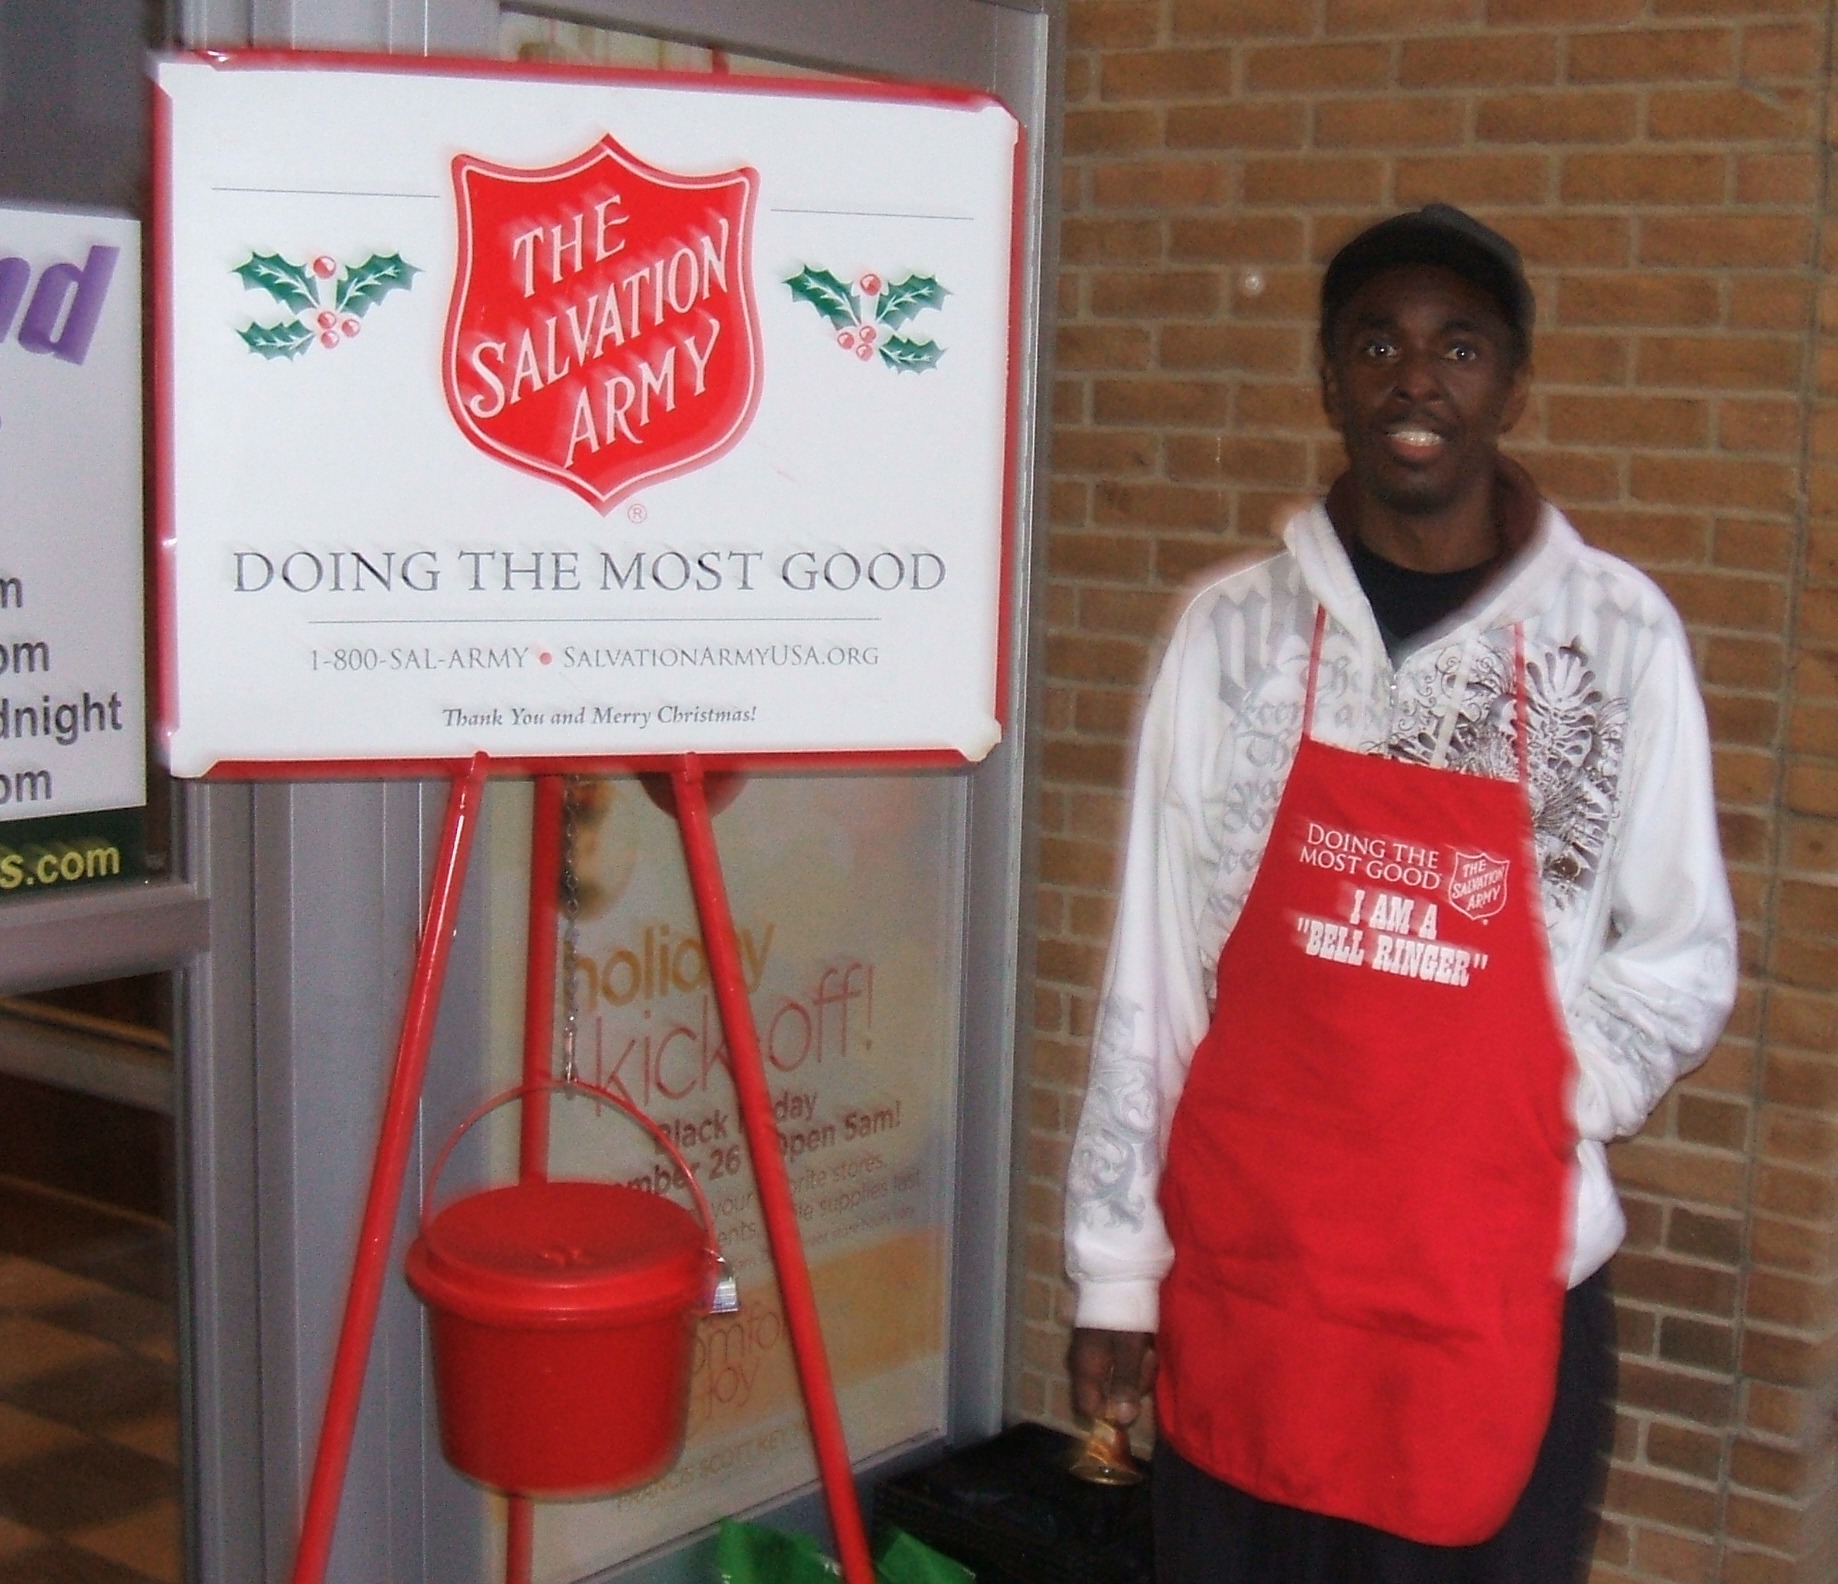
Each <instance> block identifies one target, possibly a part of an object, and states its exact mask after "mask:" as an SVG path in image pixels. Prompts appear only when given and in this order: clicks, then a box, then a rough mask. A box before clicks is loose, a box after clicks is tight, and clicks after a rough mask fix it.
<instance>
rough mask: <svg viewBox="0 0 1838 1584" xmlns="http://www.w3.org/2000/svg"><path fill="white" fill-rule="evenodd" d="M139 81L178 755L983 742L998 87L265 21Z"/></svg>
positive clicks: (187, 758)
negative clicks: (403, 54) (628, 59)
mask: <svg viewBox="0 0 1838 1584" xmlns="http://www.w3.org/2000/svg"><path fill="white" fill-rule="evenodd" d="M158 89H159V94H160V102H161V112H162V113H161V123H162V126H163V128H164V130H163V133H162V137H161V147H160V151H159V154H160V159H161V162H162V166H163V171H164V186H165V197H164V199H163V202H162V220H163V224H164V229H165V241H164V248H163V256H162V258H161V260H160V264H159V268H158V271H157V279H158V287H157V291H158V298H159V302H160V313H161V316H162V337H163V356H164V359H165V364H164V372H165V381H166V399H167V400H168V401H169V403H170V408H169V424H170V428H169V432H168V434H167V436H166V437H165V442H164V445H163V448H162V449H163V452H164V465H165V467H166V470H167V479H168V498H167V500H166V502H165V510H166V511H167V512H168V513H169V514H170V515H169V519H168V521H167V522H166V523H165V525H164V528H163V552H164V553H163V557H162V560H163V574H164V576H165V578H166V579H167V589H166V607H167V618H168V620H169V621H170V623H171V626H170V631H169V633H168V634H167V646H166V652H167V660H168V668H169V669H168V676H167V679H166V681H167V691H166V705H165V721H164V725H165V736H166V745H167V751H168V754H169V757H170V761H171V764H172V766H173V769H174V770H175V772H177V773H179V774H182V775H198V774H203V773H207V772H209V771H211V770H212V769H213V768H216V769H217V770H218V771H219V772H220V773H224V772H231V773H233V772H234V770H235V769H236V768H237V767H238V766H239V765H256V764H276V763H281V764H289V765H299V766H300V767H301V768H302V770H307V769H310V767H311V764H312V762H315V761H316V762H319V763H321V764H322V765H323V764H327V763H332V764H340V763H342V764H346V765H349V764H353V763H359V764H369V765H373V766H389V765H404V764H409V763H413V762H421V761H428V760H442V761H451V760H454V759H456V758H460V757H463V756H467V755H470V754H472V753H474V752H485V753H489V754H491V755H492V756H494V757H496V758H501V759H507V760H512V761H515V760H519V759H538V758H544V757H557V756H560V757H568V758H577V759H578V758H585V757H604V758H620V759H625V760H628V761H630V760H639V761H644V760H649V759H654V758H658V757H662V756H667V755H674V754H679V753H684V752H697V753H704V754H710V755H715V756H723V755H725V756H733V757H735V758H737V759H738V760H740V761H741V762H747V761H763V760H766V759H769V758H772V757H774V756H780V755H806V754H811V755H827V754H850V755H877V754H897V753H904V752H921V753H934V754H942V755H955V756H960V757H961V758H963V759H966V760H975V759H979V758H981V757H982V756H983V755H984V754H985V753H987V752H988V750H989V749H990V748H991V747H992V746H993V745H994V744H995V742H996V741H997V739H998V737H999V734H1000V721H999V718H998V717H999V707H998V684H997V677H998V672H999V664H1000V658H1001V656H1000V648H1001V631H1002V609H1001V607H1002V596H1003V564H1004V523H1005V508H1006V501H1007V495H1008V489H1007V465H1008V447H1009V434H1010V429H1011V415H1010V389H1009V382H1010V350H1011V344H1012V342H1013V327H1012V323H1011V312H1012V304H1011V276H1012V272H1013V258H1012V251H1011V250H1012V246H1013V240H1012V239H1013V232H1014V226H1013V210H1014V203H1015V185H1014V184H1015V168H1016V149H1017V141H1018V132H1017V127H1016V123H1015V122H1014V120H1013V118H1012V117H1011V116H1010V115H1009V114H1008V112H1007V111H1006V110H1004V109H1002V108H1001V107H1000V106H999V105H996V104H994V103H993V102H991V101H988V100H985V99H981V98H976V97H970V96H962V95H945V94H937V93H929V92H922V91H918V90H913V91H910V92H908V91H904V90H899V89H887V88H879V87H873V86H870V85H863V86H862V87H861V89H860V90H859V91H858V90H854V89H851V90H848V91H835V90H829V89H826V88H825V87H824V86H822V85H813V84H789V85H788V84H787V83H785V82H783V81H776V80H774V81H766V80H761V81H752V82H748V81H744V80H741V79H723V80H721V81H720V82H719V83H715V84H711V82H710V81H709V80H707V79H700V80H691V81H685V80H681V79H676V78H669V77H649V78H647V77H645V76H643V75H639V74H612V73H603V72H580V71H565V72H558V71H556V70H553V69H548V70H546V71H544V70H543V69H538V68H527V67H516V68H508V67H507V68H498V67H494V66H489V65H486V64H484V63H481V64H480V65H479V66H478V67H477V68H476V69H471V68H459V67H451V66H450V67H447V68H445V69H428V68H416V67H413V66H401V65H397V64H394V63H383V62H378V63H376V64H374V65H373V64H371V63H358V64H355V65H354V64H352V63H351V62H349V61H348V60H347V61H342V62H339V63H336V64H327V63H326V62H323V61H321V62H314V61H313V60H312V58H311V57H285V58H278V59H277V58H276V57H272V56H266V57H265V56H250V57H240V58H239V57H230V58H229V59H227V60H220V59H217V58H213V59H212V60H210V61H205V60H203V59H191V58H188V59H177V60H168V61H165V62H162V63H161V64H160V66H159V68H158Z"/></svg>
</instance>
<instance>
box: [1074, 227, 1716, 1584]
mask: <svg viewBox="0 0 1838 1584" xmlns="http://www.w3.org/2000/svg"><path fill="white" fill-rule="evenodd" d="M1532 321H1533V304H1532V294H1531V291H1530V289H1529V287H1528V286H1527V284H1526V280H1525V276H1524V272H1523V269H1522V267H1521V264H1520V260H1519V255H1518V252H1517V250H1516V249H1515V248H1514V247H1513V246H1512V244H1511V243H1510V242H1508V241H1507V240H1506V239H1505V238H1504V237H1502V236H1500V235H1499V234H1498V233H1496V232H1494V231H1492V230H1491V229H1489V228H1488V227H1486V226H1484V225H1482V224H1480V223H1479V222H1478V221H1475V220H1474V219H1472V218H1471V217H1469V216H1468V215H1465V214H1463V213H1461V212H1460V211H1459V210H1456V209H1452V208H1450V207H1448V206H1446V205H1442V204H1432V205H1430V206H1428V207H1427V208H1424V209H1422V210H1418V211H1415V212H1413V213H1409V214H1404V215H1398V216H1394V217H1393V218H1391V219H1389V220H1386V221H1383V222H1381V223H1379V224H1377V225H1375V226H1373V227H1371V228H1370V229H1368V230H1367V231H1365V232H1363V233H1362V234H1360V235H1359V236H1358V237H1356V238H1354V240H1353V241H1351V242H1350V243H1348V244H1347V246H1346V247H1345V248H1343V249H1342V250H1341V251H1340V253H1339V254H1337V255H1336V256H1335V258H1334V259H1333V261H1332V262H1331V263H1330V264H1329V266H1328V269H1327V272H1326V275H1325V278H1324V280H1323V284H1322V294H1321V327H1320V342H1321V346H1320V356H1321V392H1322V402H1323V406H1324V407H1325V409H1326V412H1327V416H1328V418H1329V419H1330V421H1331V422H1332V423H1333V425H1334V427H1335V428H1336V429H1337V430H1338V431H1339V432H1340V435H1341V438H1342V440H1343V442H1344V444H1345V450H1346V455H1347V461H1348V468H1347V471H1346V473H1345V474H1344V476H1342V477H1341V478H1340V479H1339V480H1338V481H1337V482H1336V483H1335V485H1334V486H1333V488H1332V489H1330V490H1329V492H1328V495H1327V498H1326V499H1325V501H1323V502H1322V503H1320V504H1319V505H1316V506H1314V507H1311V508H1310V509H1308V510H1306V511H1304V512H1301V513H1300V514H1299V515H1297V516H1296V517H1295V518H1294V520H1292V521H1291V522H1290V523H1289V525H1288V527H1287V530H1286V532H1285V534H1284V548H1283V550H1282V551H1281V552H1280V553H1278V554H1276V555H1274V556H1271V557H1269V558H1267V559H1264V560H1260V561H1257V562H1256V563H1254V564H1251V565H1246V566H1242V567H1240V568H1238V569H1236V570H1231V571H1228V572H1226V573H1224V574H1223V575H1221V576H1218V577H1216V578H1214V579H1213V580H1212V581H1211V582H1209V583H1207V584H1206V585H1205V586H1204V587H1203V588H1201V590H1200V591H1199V593H1198V594H1197V595H1195V596H1194V598H1193V599H1192V600H1191V602H1190V603H1189V604H1188V606H1187V608H1186V611H1185V613H1184V614H1183V615H1182V617H1181V619H1180V622H1179V624H1178V626H1177V627H1176V628H1175V630H1174V633H1173V635H1172V637H1171V639H1170V642H1169V646H1168V651H1167V654H1166V656H1165V658H1164V660H1163V662H1162V665H1161V668H1160V672H1159V675H1158V676H1157V679H1156V681H1155V684H1154V688H1153V690H1152V692H1151V695H1150V698H1149V703H1148V707H1147V711H1146V714H1145V717H1144V720H1143V725H1142V736H1141V744H1140V748H1139V753H1138V760H1137V766H1136V777H1135V786H1134V792H1133V802H1132V807H1131V815H1130V823H1129V828H1128V834H1127V854H1126V868H1125V874H1124V880H1123V886H1122V894H1121V898H1120V905H1119V913H1118V918H1117V925H1116V933H1115V937H1114V942H1113V945H1112V950H1111V960H1110V964H1109V968H1108V970H1107V974H1106V982H1105V988H1104V994H1103V1000H1102V1003H1101V1007H1100V1011H1099V1016H1098V1026H1097V1032H1096V1038H1095V1041H1094V1051H1093V1056H1092V1067H1091V1076H1090V1083H1089V1087H1088V1090H1087V1095H1086V1101H1085V1110H1084V1115H1083V1118H1082V1120H1081V1122H1080V1127H1079V1132H1078V1138H1077V1142H1076V1144H1075V1147H1074V1151H1073V1159H1072V1166H1071V1171H1070V1180H1069V1185H1068V1203H1067V1246H1068V1265H1069V1269H1070V1271H1071V1274H1072V1276H1073V1279H1074V1281H1075V1282H1076V1283H1077V1286H1078V1310H1077V1330H1076V1331H1075V1333H1074V1338H1073V1346H1072V1353H1071V1361H1070V1362H1071V1371H1072V1379H1073V1395H1074V1402H1075V1405H1076V1407H1077V1409H1078V1411H1079V1412H1080V1413H1082V1414H1086V1415H1090V1416H1094V1417H1098V1416H1103V1417H1108V1418H1110V1419H1112V1420H1114V1421H1116V1422H1118V1423H1122V1424H1128V1423H1129V1422H1131V1421H1132V1420H1134V1419H1135V1417H1136V1416H1137V1413H1138V1410H1139V1404H1140V1395H1141V1393H1142V1392H1144V1391H1147V1390H1149V1389H1150V1388H1151V1387H1153V1388H1154V1390H1155V1392H1156V1408H1157V1449H1156V1455H1155V1512H1156V1549H1157V1572H1158V1577H1159V1578H1160V1579H1161V1580H1163V1581H1164V1584H1189V1581H1193V1584H1200V1581H1204V1584H1238V1581H1247V1584H1250V1581H1255V1584H1272V1581H1281V1584H1317V1581H1318V1584H1350V1581H1359V1580H1368V1579H1370V1580H1385V1581H1397V1584H1435V1581H1438V1580H1450V1581H1454V1580H1462V1581H1474V1584H1506V1581H1509V1580H1510V1581H1513V1584H1570V1581H1573V1580H1576V1579H1578V1578H1580V1577H1581V1573H1582V1570H1583V1568H1584V1566H1585V1564H1586V1556H1587V1551H1588V1548H1589V1544H1590V1540H1591V1537H1592V1522H1591V1518H1590V1515H1589V1508H1590V1503H1591V1499H1592V1496H1593V1494H1594V1491H1595V1488H1596V1484H1597V1477H1598V1472H1599V1470H1600V1469H1601V1468H1602V1466H1603V1458H1604V1456H1605V1452H1606V1438H1607V1435H1608V1431H1609V1426H1610V1409H1609V1399H1610V1398H1611V1396H1612V1390H1613V1318H1612V1309H1611V1307H1610V1300H1609V1295H1608V1291H1607V1286H1606V1282H1605V1280H1604V1277H1603V1275H1602V1267H1603V1265H1604V1264H1605V1262H1606V1261H1607V1259H1608V1257H1609V1256H1610V1255H1611V1254H1612V1253H1613V1252H1614V1250H1615V1248H1616V1246H1617V1245H1618V1244H1619V1242H1620V1240H1621V1237H1622V1235H1623V1232H1624V1230H1625V1222H1624V1220H1623V1218H1622V1215H1621V1211H1620V1207H1619V1204H1618V1202H1617V1200H1616V1197H1615V1193H1614V1189H1613V1186H1612V1184H1611V1182H1610V1180H1609V1176H1608V1170H1607V1165H1606V1158H1605V1154H1604V1148H1603V1146H1604V1144H1605V1143H1606V1142H1607V1141H1608V1140H1611V1139H1614V1138H1616V1137H1622V1136H1626V1135H1628V1134H1631V1133H1633V1132H1634V1131H1636V1130H1637V1129H1638V1128H1639V1127H1640V1125H1641V1124H1642V1122H1644V1120H1645V1119H1646V1117H1647V1115H1648V1114H1649V1112H1650V1111H1651V1110H1652V1109H1653V1107H1654V1106H1655V1105H1656V1104H1657V1103H1658V1101H1659V1099H1660V1097H1661V1096H1662V1095H1663V1094H1664V1092H1665V1090H1666V1088H1667V1087H1668V1086H1669V1085H1670V1084H1671V1083H1672V1082H1673V1080H1674V1079H1675V1078H1676V1077H1677V1076H1678V1075H1679V1074H1680V1073H1681V1072H1683V1071H1685V1070H1687V1069H1688V1068H1690V1067H1691V1066H1693V1065H1695V1064H1696V1063H1697V1062H1698V1061H1700V1060H1702V1059H1703V1057H1704V1055H1705V1053H1706V1052H1707V1051H1708V1050H1709V1048H1710V1046H1711V1044H1712V1042H1713V1041H1714V1040H1715V1038H1716V1036H1717V1034H1718V1032H1719V1031H1720V1029H1721V1027H1722V1024H1723V1021H1724V1019H1725V1017H1726V1016H1727V1014H1728V1010H1729V1006H1730V1002H1731V1000H1732V998H1733V994H1734V975H1735V928H1734V922H1733V917H1732V910H1731V906H1730V899H1729V891H1728V885H1727V882H1726V879H1725V876H1724V872H1723V866H1722V861H1721V858H1720V855H1719V852H1718V847H1717V837H1716V827H1715V818H1714V810H1713V805H1712V792H1711V778H1710V754H1709V747H1708V743H1707V740H1706V731H1705V725H1704V714H1703V707H1702V704H1701V701H1700V700H1699V697H1698V693H1697V689H1696V686H1695V683H1694V681H1693V677H1692V671H1691V661H1690V654H1689V650H1688V648H1687V644H1686V640H1685V636H1684V634H1683V632H1682V630H1681V628H1680V625H1679V622H1678V618H1677V616H1676V615H1675V613H1674V612H1673V611H1672V609H1671V607H1670V606H1669V605H1668V604H1667V603H1666V601H1665V599H1664V597H1663V596H1662V595H1661V594H1660V593H1659V592H1658V590H1657V589H1656V588H1654V586H1653V585H1652V584H1651V583H1650V582H1649V581H1648V580H1647V579H1646V578H1644V577H1643V576H1641V575H1640V574H1639V573H1638V572H1636V571H1634V570H1633V569H1632V568H1631V567H1628V566H1626V565H1625V564H1623V563H1622V562H1619V561H1617V560H1615V559H1614V558H1612V557H1610V556H1607V555H1604V554H1601V553H1600V552H1597V551H1594V550H1591V549H1589V548H1587V547H1586V546H1584V545H1583V543H1582V542H1581V540H1580V539H1579V538H1578V537H1577V535H1576V533H1575V531H1574V530H1573V529H1572V528H1571V526H1570V525H1569V523H1567V522H1566V521H1565V520H1564V518H1563V516H1562V515H1561V514H1560V513H1559V512H1558V511H1557V510H1556V509H1555V508H1554V507H1552V506H1550V505H1549V504H1548V503H1546V502H1544V501H1542V500H1541V499H1540V498H1539V496H1538V493H1537V489H1536V486H1535V485H1534V484H1533V483H1532V481H1531V479H1530V477H1529V476H1528V475H1527V474H1526V473H1525V472H1524V471H1523V470H1522V469H1521V468H1519V467H1518V466H1517V465H1516V464H1514V463H1513V462H1511V461H1509V460H1507V459H1506V458H1504V457H1502V456H1501V455H1500V454H1499V449H1498V448H1499V441H1500V437H1501V436H1502V435H1503V434H1505V433H1506V432H1507V431H1508V430H1510V429H1511V428H1512V426H1513V424H1514V422H1515V421H1516V420H1517V419H1518V418H1519V416H1520V414H1521V412H1522V411H1523V409H1524V406H1525V402H1526V399H1527V394H1528V390H1529V385H1530V380H1531V331H1532Z"/></svg>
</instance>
